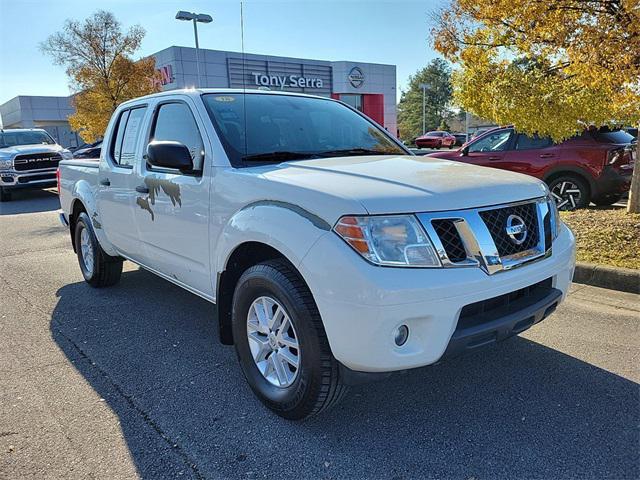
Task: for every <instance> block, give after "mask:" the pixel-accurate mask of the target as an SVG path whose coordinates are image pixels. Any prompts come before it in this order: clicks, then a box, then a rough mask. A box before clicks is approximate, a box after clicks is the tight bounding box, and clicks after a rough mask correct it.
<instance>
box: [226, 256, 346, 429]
mask: <svg viewBox="0 0 640 480" xmlns="http://www.w3.org/2000/svg"><path fill="white" fill-rule="evenodd" d="M262 296H268V297H271V298H273V299H274V300H276V301H277V302H278V303H280V305H281V306H283V307H284V309H285V311H286V313H287V315H288V316H289V318H290V321H291V323H292V324H293V327H294V328H295V334H296V336H297V340H298V344H299V351H298V353H299V367H298V371H297V375H296V376H295V379H294V380H293V381H292V383H291V385H289V386H286V387H280V386H276V385H274V384H272V383H270V382H269V381H268V380H267V379H266V378H265V376H263V374H262V373H261V372H260V370H259V369H258V367H257V365H256V362H255V361H254V359H253V355H252V353H251V350H250V346H249V340H248V339H247V332H248V328H247V316H248V313H249V308H250V307H251V305H252V304H253V302H254V300H256V299H258V298H259V297H262ZM232 322H233V338H234V343H235V348H236V353H237V355H238V360H239V362H240V366H241V368H242V372H243V373H244V376H245V378H246V379H247V382H248V383H249V385H250V386H251V389H252V390H253V391H254V393H255V394H256V395H257V396H258V398H259V399H260V400H261V401H262V402H263V403H264V404H265V405H266V406H267V407H268V408H270V409H271V410H273V411H274V412H275V413H276V414H278V415H280V416H281V417H284V418H288V419H291V420H301V419H303V418H306V417H309V416H312V415H316V414H318V413H320V412H322V411H324V410H326V409H328V408H330V407H331V406H333V405H335V404H336V403H338V402H339V401H340V400H341V398H342V397H343V396H344V394H345V392H346V390H347V387H346V386H345V385H344V384H343V383H342V381H341V378H340V370H339V366H338V362H337V361H336V359H335V358H334V357H333V354H332V353H331V349H330V347H329V342H328V340H327V335H326V333H325V330H324V326H323V324H322V319H321V318H320V313H319V312H318V308H317V307H316V304H315V301H314V300H313V296H312V295H311V292H310V291H309V288H308V287H307V286H306V284H305V283H304V281H303V280H302V279H301V278H300V276H299V275H298V273H297V272H296V271H295V270H294V269H293V268H292V267H291V266H290V265H289V264H288V263H287V262H286V261H284V260H270V261H267V262H264V263H260V264H258V265H255V266H253V267H251V268H249V269H248V270H247V271H245V272H244V274H243V275H242V276H241V277H240V280H239V281H238V284H237V285H236V289H235V292H234V295H233V310H232Z"/></svg>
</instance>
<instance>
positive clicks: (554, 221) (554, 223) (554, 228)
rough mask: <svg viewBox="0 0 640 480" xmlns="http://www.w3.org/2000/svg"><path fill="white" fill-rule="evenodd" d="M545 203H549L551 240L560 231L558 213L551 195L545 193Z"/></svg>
mask: <svg viewBox="0 0 640 480" xmlns="http://www.w3.org/2000/svg"><path fill="white" fill-rule="evenodd" d="M547 205H549V220H550V223H551V237H552V239H553V240H555V239H556V238H558V234H559V233H560V223H561V220H560V214H559V213H558V205H557V204H556V201H555V199H554V198H553V197H552V196H551V195H547Z"/></svg>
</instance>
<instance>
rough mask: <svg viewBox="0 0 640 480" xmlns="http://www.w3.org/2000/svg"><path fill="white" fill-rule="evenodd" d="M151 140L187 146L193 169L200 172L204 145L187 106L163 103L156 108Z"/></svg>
mask: <svg viewBox="0 0 640 480" xmlns="http://www.w3.org/2000/svg"><path fill="white" fill-rule="evenodd" d="M151 139H152V140H158V141H161V140H169V141H174V142H180V143H182V144H184V145H186V146H187V148H188V149H189V152H190V153H191V158H192V159H193V169H194V170H196V171H202V164H203V161H204V145H203V143H202V137H201V136H200V131H199V130H198V125H197V124H196V121H195V119H194V118H193V114H192V113H191V109H190V108H189V106H188V105H187V104H185V103H182V102H175V103H164V104H162V105H160V107H159V108H158V112H157V114H156V119H155V126H154V129H153V132H152V133H151Z"/></svg>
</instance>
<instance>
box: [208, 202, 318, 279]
mask: <svg viewBox="0 0 640 480" xmlns="http://www.w3.org/2000/svg"><path fill="white" fill-rule="evenodd" d="M330 230H331V225H330V224H329V223H328V222H327V221H326V220H324V219H323V218H320V217H318V216H317V215H315V214H313V213H311V212H309V211H307V210H305V209H303V208H302V207H300V206H298V205H294V204H291V203H286V202H280V201H275V200H265V201H260V202H254V203H251V204H249V205H247V206H246V207H244V208H242V209H241V210H239V211H238V212H236V213H235V214H234V215H233V216H232V217H231V218H230V219H229V221H228V222H227V224H226V226H225V227H224V228H223V229H222V231H221V233H220V235H219V237H218V238H217V239H215V243H214V249H212V251H214V252H215V256H214V259H213V261H214V265H215V269H216V272H218V273H220V272H222V271H224V270H225V268H226V265H227V262H228V260H229V257H230V256H231V254H232V253H233V251H234V250H235V249H236V248H237V247H238V246H239V245H241V244H243V243H246V242H260V243H264V244H266V245H269V246H270V247H272V248H275V249H276V250H278V251H279V252H280V253H282V254H283V255H284V256H285V257H286V258H287V260H289V262H291V263H292V264H293V265H294V266H296V267H297V266H298V265H299V264H300V262H301V261H302V259H303V258H304V256H305V255H306V253H307V252H308V251H309V250H310V249H311V247H312V246H313V244H314V243H315V242H316V241H317V240H318V239H319V238H320V237H321V236H322V235H323V234H325V233H327V232H329V231H330Z"/></svg>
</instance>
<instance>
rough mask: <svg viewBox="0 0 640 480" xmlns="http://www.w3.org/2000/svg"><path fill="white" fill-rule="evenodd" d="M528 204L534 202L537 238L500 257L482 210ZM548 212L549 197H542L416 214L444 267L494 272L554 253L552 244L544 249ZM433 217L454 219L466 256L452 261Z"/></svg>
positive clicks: (436, 218) (491, 273) (490, 273)
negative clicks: (533, 242) (463, 258)
mask: <svg viewBox="0 0 640 480" xmlns="http://www.w3.org/2000/svg"><path fill="white" fill-rule="evenodd" d="M525 204H534V205H535V213H536V216H537V228H538V232H537V238H538V241H537V243H536V245H535V246H534V247H533V248H530V249H527V250H524V251H522V252H517V253H515V254H512V255H507V256H503V257H501V256H500V254H499V252H498V248H497V247H496V242H495V240H494V238H493V236H492V235H491V232H490V231H489V228H488V227H487V224H486V223H485V221H484V220H483V219H482V217H481V216H480V212H484V211H488V210H498V209H503V208H509V207H515V206H520V205H525ZM549 214H550V212H549V205H548V204H547V199H546V197H540V198H535V199H531V200H525V201H520V202H513V203H507V204H502V205H493V206H490V207H482V208H473V209H467V210H454V211H448V212H432V213H418V214H417V217H418V219H419V220H420V223H421V224H422V226H423V228H424V229H425V231H426V232H427V233H428V234H429V237H430V238H431V241H432V243H433V246H434V248H435V250H436V253H437V255H438V257H439V258H440V261H441V262H442V266H443V267H445V268H465V267H467V268H468V267H480V268H481V269H482V270H483V271H484V272H486V273H487V274H489V275H493V274H495V273H498V272H501V271H505V270H511V269H512V268H516V267H518V266H521V265H523V264H525V263H529V262H532V261H535V260H539V259H542V258H546V257H547V256H549V255H551V247H550V248H549V249H548V250H545V231H544V223H545V222H544V219H545V216H547V215H549ZM434 220H450V221H452V222H453V224H454V225H455V227H456V229H457V231H458V234H459V235H460V238H461V239H462V243H463V244H464V247H465V250H466V253H467V258H466V259H465V260H462V261H456V262H453V261H451V259H450V258H449V257H448V255H447V251H446V248H445V246H444V244H443V243H442V241H441V239H440V237H439V235H438V233H437V232H436V229H435V228H434V226H433V224H432V222H433V221H434Z"/></svg>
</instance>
